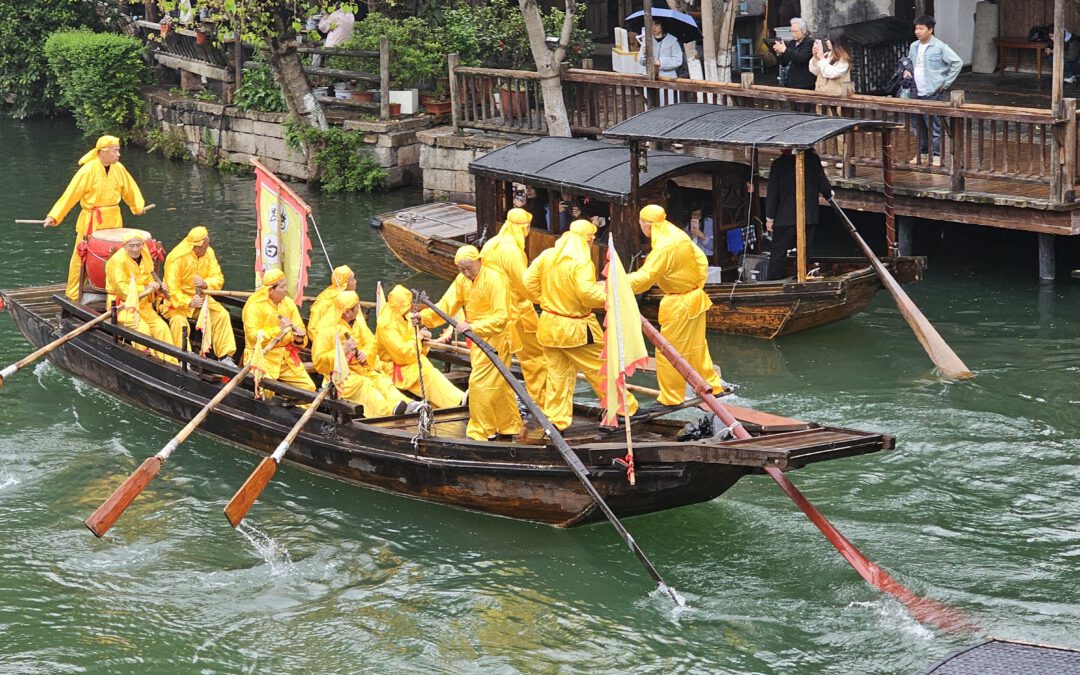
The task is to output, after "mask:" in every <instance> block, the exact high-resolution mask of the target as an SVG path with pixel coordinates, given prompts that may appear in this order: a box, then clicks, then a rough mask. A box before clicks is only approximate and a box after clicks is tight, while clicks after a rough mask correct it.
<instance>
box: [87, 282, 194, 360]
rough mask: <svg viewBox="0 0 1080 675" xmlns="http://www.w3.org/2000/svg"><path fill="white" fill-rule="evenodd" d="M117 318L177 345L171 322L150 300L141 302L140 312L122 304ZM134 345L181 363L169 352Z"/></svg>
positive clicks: (127, 325)
mask: <svg viewBox="0 0 1080 675" xmlns="http://www.w3.org/2000/svg"><path fill="white" fill-rule="evenodd" d="M78 282H79V280H78V278H76V279H75V287H76V288H78V285H79V283H78ZM116 319H117V322H118V323H119V324H120V325H122V326H123V327H124V328H127V329H129V330H133V331H136V332H139V333H142V334H143V335H149V336H150V337H152V338H154V339H155V340H161V341H162V342H165V343H168V344H171V345H173V346H174V347H175V346H176V343H175V342H173V339H172V333H171V332H170V331H169V324H167V323H165V319H162V318H161V315H160V314H158V313H157V312H155V311H154V308H153V307H151V306H150V303H148V302H140V303H139V311H138V313H134V314H133V313H132V312H125V311H124V308H123V306H121V307H120V308H119V310H117V314H116ZM134 346H135V348H136V349H139V350H142V351H144V352H145V351H149V352H150V353H151V354H153V355H154V356H156V357H158V358H159V359H162V360H163V361H167V362H169V363H175V364H178V363H180V362H179V361H177V360H176V359H174V358H173V357H171V356H168V355H167V354H162V353H161V352H157V351H154V350H152V349H149V348H148V347H144V346H143V345H140V344H136V345H134Z"/></svg>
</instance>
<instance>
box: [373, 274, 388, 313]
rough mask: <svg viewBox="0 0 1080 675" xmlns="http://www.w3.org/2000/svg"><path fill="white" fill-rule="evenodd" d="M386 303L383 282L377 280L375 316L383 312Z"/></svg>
mask: <svg viewBox="0 0 1080 675" xmlns="http://www.w3.org/2000/svg"><path fill="white" fill-rule="evenodd" d="M385 304H386V294H385V293H383V289H382V282H381V281H376V282H375V316H379V314H380V313H381V312H382V306H383V305H385Z"/></svg>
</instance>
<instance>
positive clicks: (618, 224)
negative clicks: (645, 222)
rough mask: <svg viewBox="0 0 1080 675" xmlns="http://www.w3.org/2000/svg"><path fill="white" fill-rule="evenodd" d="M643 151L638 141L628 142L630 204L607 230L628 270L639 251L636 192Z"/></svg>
mask: <svg viewBox="0 0 1080 675" xmlns="http://www.w3.org/2000/svg"><path fill="white" fill-rule="evenodd" d="M643 150H644V148H642V147H641V143H640V142H639V141H630V203H629V204H627V205H626V206H624V207H621V208H619V209H618V210H619V211H620V214H619V217H618V218H614V217H613V218H612V221H611V225H610V228H609V230H608V231H609V232H611V234H612V237H613V238H614V240H615V250H616V251H618V252H619V257H621V258H622V260H623V264H624V265H626V266H627V267H628V268H632V266H633V264H634V256H636V255H637V253H638V251H639V250H640V249H641V246H640V244H639V242H640V240H641V236H640V231H639V229H638V227H639V226H638V211H640V209H641V205H640V204H638V191H639V188H640V187H641V157H640V155H641V152H642V151H643ZM646 169H647V167H646ZM615 210H616V209H615V206H614V205H612V209H611V211H612V216H614V214H615Z"/></svg>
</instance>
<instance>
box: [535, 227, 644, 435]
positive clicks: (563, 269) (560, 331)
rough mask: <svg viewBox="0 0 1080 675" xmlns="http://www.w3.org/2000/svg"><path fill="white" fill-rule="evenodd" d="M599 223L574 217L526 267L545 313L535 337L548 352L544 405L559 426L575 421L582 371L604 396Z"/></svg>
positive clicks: (633, 402) (632, 405)
mask: <svg viewBox="0 0 1080 675" xmlns="http://www.w3.org/2000/svg"><path fill="white" fill-rule="evenodd" d="M595 234H596V226H595V225H593V224H592V223H590V222H589V221H587V220H575V221H574V222H573V223H571V224H570V230H569V231H568V232H565V233H564V234H563V235H562V236H561V237H559V239H558V241H556V242H555V246H553V247H552V248H550V249H548V250H546V251H544V252H543V253H541V254H540V255H539V256H537V258H536V260H533V262H532V265H530V266H529V269H528V271H527V272H526V273H525V287H526V288H527V289H528V292H529V295H530V297H531V298H532V299H533V300H535V301H538V302H539V303H540V308H541V309H542V310H543V313H542V314H541V315H540V321H539V323H538V326H537V331H536V337H537V339H538V340H539V341H540V344H542V345H543V346H544V351H545V353H546V354H547V363H548V381H547V387H546V389H545V392H544V401H543V402H542V403H541V406H542V407H543V409H544V414H545V415H547V416H548V418H549V419H551V422H552V424H554V425H555V426H556V427H557V428H558V429H560V430H564V429H566V428H567V427H569V426H570V423H571V422H573V415H574V385H575V383H576V379H577V373H578V372H581V373H583V374H584V375H585V378H586V379H587V380H588V381H589V385H590V386H591V387H592V389H593V391H594V392H595V393H596V395H597V397H600V396H601V394H602V391H603V382H602V380H601V378H600V368H601V365H602V362H601V360H600V353H601V352H602V351H603V348H604V331H603V329H602V328H600V322H599V321H598V320H597V319H596V315H595V314H593V309H595V308H598V307H603V306H604V299H605V294H604V287H603V286H602V285H601V284H598V283H596V268H595V267H594V266H593V263H592V255H591V253H590V251H589V241H588V237H590V236H594V235H595ZM637 405H638V404H637V399H635V398H634V396H633V395H632V394H629V393H628V394H627V406H628V409H629V411H630V414H631V415H633V414H634V413H635V412H637Z"/></svg>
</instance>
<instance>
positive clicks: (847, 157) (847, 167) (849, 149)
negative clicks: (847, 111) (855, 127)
mask: <svg viewBox="0 0 1080 675" xmlns="http://www.w3.org/2000/svg"><path fill="white" fill-rule="evenodd" d="M854 93H855V83H854V82H843V83H841V84H840V98H851V96H852V95H853V94H854ZM836 112H837V116H838V117H841V118H842V117H844V107H843V106H842V105H841V106H838V107H837V109H836ZM841 138H842V139H843V144H844V146H843V147H842V148H840V162H841V163H842V164H843V165H844V167H843V169H842V171H841V175H842V176H843V177H844V178H854V177H855V162H853V161H852V160H853V159H854V157H855V134H854V133H852V132H850V131H847V132H844V135H843V136H842V137H841Z"/></svg>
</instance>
